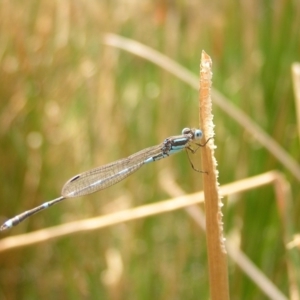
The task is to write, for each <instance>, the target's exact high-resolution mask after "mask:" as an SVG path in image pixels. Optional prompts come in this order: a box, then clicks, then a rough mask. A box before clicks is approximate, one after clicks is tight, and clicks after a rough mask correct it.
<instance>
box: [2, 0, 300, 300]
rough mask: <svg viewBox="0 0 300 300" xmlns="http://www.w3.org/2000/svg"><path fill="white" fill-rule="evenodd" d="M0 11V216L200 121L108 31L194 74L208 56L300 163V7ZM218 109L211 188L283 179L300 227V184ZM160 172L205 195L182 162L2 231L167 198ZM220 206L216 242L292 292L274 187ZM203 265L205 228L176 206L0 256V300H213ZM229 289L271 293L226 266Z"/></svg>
mask: <svg viewBox="0 0 300 300" xmlns="http://www.w3.org/2000/svg"><path fill="white" fill-rule="evenodd" d="M0 15H1V17H0V20H1V21H0V78H1V83H0V99H1V101H0V143H1V147H0V165H1V168H0V180H1V185H0V196H1V203H0V207H1V212H0V214H1V216H0V217H1V219H2V220H3V221H4V220H5V219H6V218H7V217H10V216H13V215H15V214H16V213H19V212H22V211H23V210H26V209H29V208H32V207H34V206H36V205H38V204H40V203H42V202H44V201H46V200H50V199H52V198H55V197H57V196H58V195H59V194H60V189H61V187H62V185H63V183H64V182H65V181H66V180H67V179H69V178H70V177H72V176H73V175H75V174H77V173H80V172H82V171H85V170H88V169H89V168H92V167H95V166H98V165H101V164H104V163H108V162H110V161H114V160H116V159H118V158H122V157H125V156H127V155H130V154H132V153H134V152H136V151H138V150H140V149H143V148H146V147H148V146H152V145H155V144H158V143H160V142H162V141H163V140H164V138H166V137H168V136H170V135H176V134H180V132H181V130H182V128H184V127H197V126H198V123H199V122H198V107H197V99H198V93H197V92H196V91H194V90H192V89H191V88H190V87H189V86H187V85H186V84H184V83H182V82H181V81H180V80H178V79H177V78H175V77H173V76H172V75H170V74H169V73H167V72H166V71H164V70H162V69H160V68H159V67H157V66H156V65H153V64H151V63H149V62H148V61H146V60H143V59H141V58H139V57H136V56H134V55H131V54H130V53H127V52H124V51H121V50H118V49H115V48H113V47H109V46H106V45H104V44H103V41H102V35H103V34H104V33H106V32H114V33H116V34H120V35H122V36H125V37H129V38H131V39H134V40H137V41H139V42H141V43H144V44H146V45H148V46H150V47H152V48H154V49H156V50H158V51H160V52H162V53H164V54H165V55H167V56H168V57H170V58H172V59H174V60H175V61H177V62H179V63H180V64H182V65H183V66H185V67H187V68H188V69H190V70H192V71H193V72H194V73H195V74H198V73H199V60H200V55H201V51H202V49H204V50H205V51H206V52H207V53H208V54H209V55H210V56H211V58H212V60H213V72H214V76H213V84H214V88H215V89H217V90H219V91H220V92H221V93H223V94H224V95H226V96H227V97H228V98H229V99H230V101H231V102H233V103H234V104H235V105H236V106H238V107H240V108H241V109H242V110H243V111H245V112H247V114H248V115H249V116H250V117H251V118H252V119H253V120H255V122H257V124H259V125H260V126H261V127H262V128H263V129H265V130H266V131H267V132H268V133H269V134H270V135H271V136H272V137H273V138H274V139H275V140H276V141H277V142H278V143H279V144H281V145H282V146H283V148H285V149H286V150H287V151H288V152H289V153H290V155H291V156H292V157H294V158H295V159H296V160H298V161H299V158H300V156H299V153H300V151H299V137H298V136H297V125H296V117H295V108H294V99H293V90H292V83H291V74H290V68H291V64H292V63H293V62H294V61H297V60H298V61H299V58H300V56H299V53H300V52H299V49H300V35H299V30H300V5H299V2H298V1H291V0H288V1H223V2H222V3H221V4H220V3H219V2H218V1H199V2H198V1H171V2H166V1H155V2H154V1H95V0H91V1H43V0H41V1H36V0H29V1H26V3H25V2H22V1H16V0H11V1H1V2H0ZM214 114H215V117H214V122H215V124H216V128H215V132H216V138H215V144H216V145H217V146H218V148H217V149H216V156H217V160H218V163H219V166H218V168H219V171H220V178H219V182H220V183H221V184H225V183H229V182H233V181H235V180H237V179H241V178H246V177H248V176H252V175H256V174H260V173H263V172H266V171H268V170H273V169H276V170H279V171H281V172H283V174H285V176H286V178H287V179H288V181H289V183H290V185H291V187H292V195H293V209H292V211H291V215H290V216H289V219H290V220H289V221H290V223H291V226H292V227H293V228H299V225H300V224H299V220H300V218H299V211H300V204H299V203H300V201H299V200H300V198H299V195H300V193H299V182H298V181H297V180H296V179H295V178H294V177H293V176H292V175H291V174H290V173H289V172H286V171H285V169H284V167H282V165H281V164H280V163H279V162H278V161H277V160H276V159H275V158H274V157H273V156H271V155H270V154H269V153H268V152H267V151H266V150H265V149H264V148H262V147H261V146H260V145H259V144H258V143H257V142H256V140H255V139H254V138H253V137H251V136H249V135H248V134H247V133H246V131H245V130H244V128H241V127H239V126H237V125H236V122H235V121H234V120H232V119H230V118H229V117H228V116H227V115H226V114H224V113H223V112H222V111H221V110H220V109H218V108H216V109H215V111H214ZM162 171H168V174H172V175H169V176H173V179H174V180H175V181H176V182H178V183H179V184H180V186H181V187H182V188H183V189H184V190H185V191H186V192H193V191H196V190H200V189H202V187H201V186H200V185H199V183H198V180H197V178H198V175H197V174H195V173H194V171H193V170H192V168H191V167H190V165H189V162H188V159H187V157H186V155H185V154H184V153H181V154H179V155H177V156H174V157H170V158H168V159H166V160H164V161H160V162H157V163H155V164H152V165H148V166H145V167H144V168H142V169H141V170H139V171H138V173H136V174H134V175H132V176H131V177H130V178H128V179H126V180H125V181H124V182H121V183H120V184H118V185H116V186H114V187H111V188H110V189H107V190H104V191H102V192H99V193H96V194H94V195H91V196H87V197H82V198H78V199H69V200H66V201H64V202H62V203H61V204H60V205H58V206H56V207H53V208H51V209H49V210H47V211H45V212H43V213H41V214H38V215H36V216H34V217H32V218H30V219H28V221H26V222H24V223H23V224H20V226H18V227H16V228H14V229H13V230H11V231H10V232H8V234H9V235H14V234H18V233H23V232H27V231H33V230H37V229H40V228H44V227H47V226H53V225H56V224H61V223H64V222H68V221H72V220H78V219H82V218H85V217H90V216H97V215H101V214H105V213H109V212H113V211H116V210H120V209H124V208H127V207H131V206H138V205H141V204H145V203H151V202H154V201H160V200H163V199H166V198H168V195H167V194H166V193H165V192H164V191H163V189H162V188H161V186H160V184H159V174H160V172H162ZM225 200H226V199H225ZM225 203H226V205H225V207H224V208H223V213H224V222H225V230H226V232H225V234H226V235H227V236H228V237H231V238H236V239H237V240H239V241H240V244H241V249H242V250H243V251H244V252H245V253H246V254H247V255H248V256H249V258H250V259H251V260H252V261H253V262H254V263H255V264H256V265H257V266H258V267H259V268H260V269H261V270H262V271H263V272H264V273H265V274H266V275H267V276H268V277H269V278H270V279H271V280H272V281H273V282H274V284H275V285H276V286H277V287H278V288H279V289H280V290H281V291H282V292H283V293H284V294H286V295H289V293H290V291H289V289H290V284H291V282H289V278H288V276H287V261H286V259H287V255H286V249H285V241H284V237H283V229H282V228H283V227H284V226H285V224H282V222H281V219H280V218H279V213H278V207H277V206H276V200H275V196H274V191H273V189H272V188H271V187H263V188H257V189H255V190H252V191H251V192H247V193H245V194H241V195H235V196H234V197H231V198H229V199H228V201H225ZM292 230H293V229H292ZM3 237H4V234H3ZM297 255H298V254H297ZM206 259H207V255H206V240H205V235H204V234H203V233H202V232H200V231H199V230H198V228H197V227H196V225H195V224H194V223H193V221H192V220H191V219H190V218H189V217H188V216H187V215H186V214H185V212H184V211H176V212H173V213H168V214H163V215H159V216H156V217H150V218H147V219H142V220H137V221H133V222H129V223H126V224H121V225H117V226H113V227H111V228H109V229H104V230H100V231H94V232H90V233H87V234H78V235H74V236H69V237H65V238H62V239H59V240H57V241H54V242H49V243H45V244H39V245H37V246H32V247H28V248H23V249H17V250H14V251H11V252H5V253H1V254H0V263H1V269H0V282H1V284H0V287H1V288H0V298H1V299H9V300H10V299H55V298H57V299H143V300H147V299H149V300H150V299H208V297H209V288H208V286H209V283H208V270H207V260H206ZM294 267H295V269H297V268H298V269H299V268H300V265H297V266H294ZM298 278H299V277H298ZM229 281H230V294H231V299H266V298H265V296H264V294H263V293H262V292H261V290H260V289H259V288H257V287H256V286H255V285H254V284H253V283H252V281H251V280H250V279H249V278H248V277H247V276H246V275H244V274H243V272H242V271H240V269H239V268H238V267H236V266H235V265H234V264H233V263H232V262H231V261H229Z"/></svg>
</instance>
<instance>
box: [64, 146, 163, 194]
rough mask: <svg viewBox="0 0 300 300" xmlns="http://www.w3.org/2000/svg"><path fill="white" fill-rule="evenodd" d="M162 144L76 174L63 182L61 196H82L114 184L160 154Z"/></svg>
mask: <svg viewBox="0 0 300 300" xmlns="http://www.w3.org/2000/svg"><path fill="white" fill-rule="evenodd" d="M163 146H164V144H160V145H157V146H153V147H149V148H146V149H144V150H141V151H139V152H137V153H135V154H133V155H131V156H129V157H127V158H123V159H120V160H117V161H115V162H113V163H110V164H107V165H104V166H101V167H98V168H95V169H92V170H90V171H86V172H84V173H81V174H78V175H76V176H74V177H73V178H71V179H70V180H68V181H67V182H66V183H65V185H64V186H63V188H62V196H63V197H66V198H70V197H78V196H83V195H87V194H91V193H94V192H97V191H99V190H102V189H105V188H107V187H109V186H111V185H114V184H116V183H117V182H119V181H121V180H123V179H124V178H126V177H127V176H129V175H130V174H132V173H133V172H135V171H136V170H138V169H139V168H140V167H141V166H142V165H143V164H144V163H145V160H147V159H148V158H151V157H155V156H157V155H160V154H162V147H163Z"/></svg>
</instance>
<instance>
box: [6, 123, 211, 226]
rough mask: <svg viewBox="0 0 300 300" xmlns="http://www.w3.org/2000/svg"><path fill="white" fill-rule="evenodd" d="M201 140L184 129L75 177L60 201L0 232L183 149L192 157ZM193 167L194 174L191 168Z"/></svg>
mask: <svg viewBox="0 0 300 300" xmlns="http://www.w3.org/2000/svg"><path fill="white" fill-rule="evenodd" d="M202 136H203V133H202V131H201V130H200V129H191V128H184V129H183V130H182V134H181V135H177V136H171V137H169V138H166V139H165V140H164V141H163V142H162V143H161V144H159V145H157V146H153V147H149V148H146V149H144V150H141V151H139V152H137V153H135V154H133V155H131V156H129V157H127V158H123V159H120V160H117V161H115V162H112V163H110V164H107V165H104V166H101V167H98V168H95V169H92V170H90V171H87V172H84V173H81V174H79V175H76V176H74V177H73V178H71V179H70V180H68V181H67V182H66V184H65V185H64V186H63V188H62V192H61V196H60V197H58V198H56V199H54V200H51V201H48V202H45V203H43V204H41V205H40V206H37V207H35V208H33V209H30V210H27V211H25V212H23V213H21V214H19V215H17V216H15V217H13V218H11V219H9V220H7V221H6V222H5V223H4V224H3V225H2V226H1V227H0V231H3V230H6V229H8V228H11V227H13V226H16V225H17V224H19V223H20V222H22V221H24V220H25V219H27V218H28V217H30V216H32V215H34V214H36V213H37V212H39V211H41V210H44V209H47V208H48V207H50V206H52V205H54V204H56V203H58V202H60V201H62V200H64V199H67V198H72V197H79V196H84V195H88V194H91V193H95V192H97V191H99V190H103V189H105V188H107V187H109V186H112V185H114V184H116V183H117V182H119V181H121V180H123V179H124V178H126V177H127V176H129V175H130V174H132V173H133V172H135V171H136V170H138V169H139V168H140V167H141V166H142V165H145V164H148V163H151V162H154V161H157V160H160V159H162V158H165V157H167V156H169V155H171V154H174V153H177V152H179V151H181V150H183V149H187V150H189V151H191V152H192V153H195V152H196V151H197V149H198V148H199V147H200V146H201V147H202V146H205V144H206V143H207V141H208V140H207V141H206V143H205V144H200V143H197V142H196V141H199V140H200V139H201V138H202ZM192 144H195V145H196V148H193V147H192ZM192 167H193V169H194V170H196V169H195V168H194V166H193V164H192ZM196 171H198V170H196ZM200 172H202V171H200Z"/></svg>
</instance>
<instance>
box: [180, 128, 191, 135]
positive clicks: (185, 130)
mask: <svg viewBox="0 0 300 300" xmlns="http://www.w3.org/2000/svg"><path fill="white" fill-rule="evenodd" d="M190 132H191V128H188V127H186V128H183V129H182V131H181V133H182V134H189V133H190Z"/></svg>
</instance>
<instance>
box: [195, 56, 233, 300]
mask: <svg viewBox="0 0 300 300" xmlns="http://www.w3.org/2000/svg"><path fill="white" fill-rule="evenodd" d="M211 64H212V62H211V59H210V57H209V56H208V55H207V54H206V53H205V52H204V51H203V52H202V56H201V65H200V98H199V101H200V103H199V104H200V120H201V123H200V127H201V128H202V129H203V133H204V138H205V140H207V139H208V138H212V137H213V136H214V131H213V127H214V124H213V121H212V120H213V116H212V113H211V112H212V100H211V93H210V92H211V78H212V72H211ZM214 148H215V146H214V142H213V139H210V140H209V142H208V143H207V144H206V146H205V147H202V149H201V150H202V151H201V156H202V168H203V170H205V171H207V172H208V173H207V174H206V173H204V174H203V186H204V195H205V214H206V232H207V252H208V265H209V278H210V293H211V299H213V300H215V299H229V287H228V274H227V254H226V250H225V245H224V238H223V223H222V212H221V207H222V202H221V199H220V195H219V189H218V181H217V177H218V171H217V169H216V165H217V163H216V159H215V157H214Z"/></svg>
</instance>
